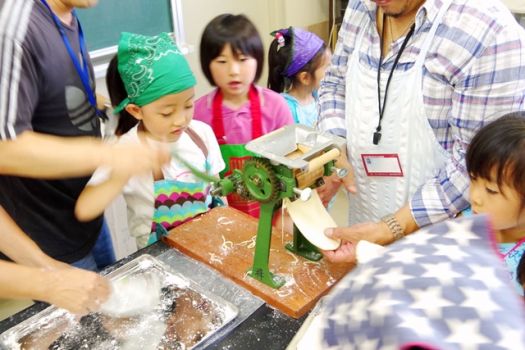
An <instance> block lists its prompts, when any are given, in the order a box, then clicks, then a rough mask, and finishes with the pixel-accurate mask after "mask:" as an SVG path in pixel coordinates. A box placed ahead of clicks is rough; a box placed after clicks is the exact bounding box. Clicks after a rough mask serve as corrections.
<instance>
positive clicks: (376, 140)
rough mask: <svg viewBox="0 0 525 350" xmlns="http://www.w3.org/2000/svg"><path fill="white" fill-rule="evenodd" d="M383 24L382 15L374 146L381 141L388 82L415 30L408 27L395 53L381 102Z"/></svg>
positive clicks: (384, 20)
mask: <svg viewBox="0 0 525 350" xmlns="http://www.w3.org/2000/svg"><path fill="white" fill-rule="evenodd" d="M385 22H386V15H385V14H383V28H382V33H381V43H380V45H381V56H380V57H379V66H378V67H377V102H378V107H379V122H378V124H377V128H376V131H375V132H374V137H373V139H372V142H373V143H374V145H377V144H379V141H380V140H381V121H382V120H383V115H384V113H385V106H386V101H387V97H388V88H389V87H390V81H391V80H392V75H394V71H395V70H396V67H397V64H398V63H399V59H400V58H401V55H402V54H403V51H405V48H406V46H407V44H408V40H410V38H411V37H412V35H413V34H414V30H415V28H416V24H415V23H414V24H412V26H410V31H409V32H408V34H407V36H406V37H405V40H403V44H402V45H401V48H400V49H399V52H398V53H397V56H396V59H395V60H394V65H393V66H392V70H391V71H390V73H389V75H388V79H387V81H386V87H385V98H384V99H383V101H381V66H382V65H383V40H385Z"/></svg>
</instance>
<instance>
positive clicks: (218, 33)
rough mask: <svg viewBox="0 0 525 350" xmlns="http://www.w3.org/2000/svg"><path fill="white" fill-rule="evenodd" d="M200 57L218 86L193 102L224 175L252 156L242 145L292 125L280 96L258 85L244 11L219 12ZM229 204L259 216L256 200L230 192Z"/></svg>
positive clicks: (253, 39) (258, 66)
mask: <svg viewBox="0 0 525 350" xmlns="http://www.w3.org/2000/svg"><path fill="white" fill-rule="evenodd" d="M200 61H201V67H202V70H203V72H204V75H205V76H206V78H207V79H208V81H209V83H210V84H211V85H213V86H216V89H214V90H213V91H212V92H210V93H209V94H207V95H205V96H202V97H201V98H199V99H198V100H197V101H196V102H195V119H197V120H200V121H203V122H205V123H207V124H209V125H211V126H212V127H213V131H214V132H215V136H216V137H217V140H218V142H219V145H220V148H221V153H222V156H223V158H224V160H225V162H226V169H225V170H224V171H223V172H222V173H221V175H228V174H229V173H230V172H231V171H232V170H233V169H238V168H242V166H243V164H244V160H245V159H246V158H247V157H249V156H251V155H252V154H251V153H249V152H248V151H247V150H246V149H245V148H244V144H246V143H247V142H248V141H251V140H253V139H255V138H257V137H259V136H262V135H264V134H267V133H269V132H271V131H274V130H276V129H279V128H281V127H283V126H285V125H288V124H293V119H292V116H291V114H290V110H289V109H288V106H287V105H286V102H285V101H284V99H283V98H282V97H281V96H280V95H279V94H277V93H275V92H273V91H271V90H270V89H266V88H261V87H259V86H256V85H255V83H256V82H257V81H258V80H259V78H260V76H261V73H262V69H263V63H264V48H263V44H262V41H261V37H260V36H259V33H258V32H257V29H256V28H255V26H254V25H253V23H252V22H251V21H250V20H249V19H248V18H246V16H244V15H232V14H223V15H219V16H217V17H215V18H214V19H213V20H212V21H211V22H210V23H208V25H207V26H206V28H205V29H204V33H203V34H202V38H201V43H200ZM228 205H229V206H231V207H234V208H236V209H239V210H241V211H244V212H245V213H248V214H250V215H252V216H255V217H258V216H259V203H258V202H257V201H253V200H252V201H250V200H245V199H243V198H241V197H240V196H239V195H237V194H233V195H230V196H228Z"/></svg>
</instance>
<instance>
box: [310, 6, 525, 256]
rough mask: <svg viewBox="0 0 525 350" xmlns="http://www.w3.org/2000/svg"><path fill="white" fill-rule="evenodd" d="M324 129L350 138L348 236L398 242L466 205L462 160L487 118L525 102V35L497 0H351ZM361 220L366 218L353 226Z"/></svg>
mask: <svg viewBox="0 0 525 350" xmlns="http://www.w3.org/2000/svg"><path fill="white" fill-rule="evenodd" d="M320 104H321V116H320V119H319V122H318V128H319V129H320V130H322V131H327V132H330V133H333V134H336V135H339V136H342V137H345V138H346V139H347V156H348V161H349V164H348V166H349V167H350V168H351V169H352V170H353V172H352V174H350V175H349V176H348V177H346V178H345V179H343V181H338V180H334V179H328V181H326V182H327V185H326V186H325V187H324V188H322V189H320V194H321V196H322V198H323V199H324V200H325V201H327V200H328V199H329V198H330V197H331V196H333V194H334V193H335V191H336V190H337V188H338V187H339V185H340V184H341V182H343V183H344V184H345V187H346V188H347V189H348V190H350V191H349V192H350V193H349V206H350V208H349V224H350V225H351V226H350V227H347V228H338V229H337V228H336V229H328V230H327V231H326V232H325V233H326V234H327V235H328V236H332V237H336V238H342V239H343V241H344V242H345V243H343V245H342V246H341V248H339V249H338V250H336V251H331V252H325V255H326V256H327V257H328V258H329V259H331V260H333V261H353V260H354V259H355V254H354V249H353V247H354V244H355V242H356V241H358V240H360V239H366V240H368V241H372V242H376V243H380V244H388V243H391V242H392V241H394V240H395V239H398V238H400V237H402V236H403V235H405V234H409V233H412V232H414V231H416V230H417V229H418V228H419V227H423V226H425V225H429V224H432V223H436V222H439V221H442V220H444V219H446V218H450V217H454V216H456V215H457V214H458V213H459V212H461V211H462V210H464V209H465V208H466V207H467V206H468V205H469V204H468V197H467V193H468V191H467V189H468V186H469V181H468V174H467V173H466V168H465V162H464V156H465V153H466V149H467V147H468V144H469V142H470V140H471V138H472V137H473V135H474V134H475V133H476V131H477V130H478V129H479V128H480V127H482V126H483V125H484V124H485V123H488V122H490V121H492V120H494V119H495V118H498V117H499V116H502V115H504V114H506V113H508V112H511V111H516V110H520V109H525V30H524V29H523V28H522V27H520V26H519V24H518V23H517V22H516V20H515V19H514V17H513V16H512V14H511V13H510V12H509V10H508V9H507V8H506V7H505V6H504V5H503V4H501V3H500V2H499V1H487V0H427V1H424V0H350V1H349V3H348V7H347V9H346V13H345V17H344V21H343V24H342V27H341V29H340V32H339V39H338V42H337V46H336V49H335V52H334V55H333V59H332V64H331V67H330V68H329V70H328V71H327V74H326V77H325V79H324V80H323V82H322V84H321V89H320ZM355 224H359V225H355Z"/></svg>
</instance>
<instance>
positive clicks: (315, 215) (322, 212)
mask: <svg viewBox="0 0 525 350" xmlns="http://www.w3.org/2000/svg"><path fill="white" fill-rule="evenodd" d="M284 205H285V207H286V209H287V210H288V213H289V214H290V217H291V218H292V220H293V222H294V224H295V226H297V228H298V229H299V231H301V233H302V234H303V236H304V237H306V239H307V240H308V241H310V243H312V244H313V245H315V246H316V247H317V248H319V249H321V250H335V249H337V248H338V247H339V245H340V244H341V240H339V239H337V240H336V239H332V238H328V237H327V236H326V235H325V234H324V230H325V229H327V228H329V227H337V224H336V223H335V221H334V219H333V218H332V217H331V216H330V214H329V213H328V211H327V210H326V208H325V207H324V205H323V203H322V202H321V199H320V198H319V195H318V194H317V191H316V190H314V191H312V196H311V197H310V199H308V200H307V201H302V200H300V199H298V200H295V201H293V202H291V201H290V200H289V199H288V198H285V199H284Z"/></svg>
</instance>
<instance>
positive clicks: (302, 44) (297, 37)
mask: <svg viewBox="0 0 525 350" xmlns="http://www.w3.org/2000/svg"><path fill="white" fill-rule="evenodd" d="M276 33H281V34H282V35H283V36H285V37H289V38H291V41H290V45H292V58H291V60H290V62H289V63H288V66H287V67H286V70H285V71H284V72H283V75H284V76H286V77H292V76H294V75H295V74H296V73H297V72H299V71H300V70H301V68H303V67H304V66H305V64H307V63H308V62H310V60H311V59H312V58H313V57H314V56H315V55H316V54H317V52H318V51H319V50H320V49H321V47H322V46H323V44H324V42H323V40H322V39H321V38H319V37H318V36H317V35H315V34H314V33H311V32H308V31H306V30H303V29H301V28H294V27H290V28H286V29H280V30H276V31H275V32H273V33H272V35H274V36H275V34H276Z"/></svg>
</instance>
